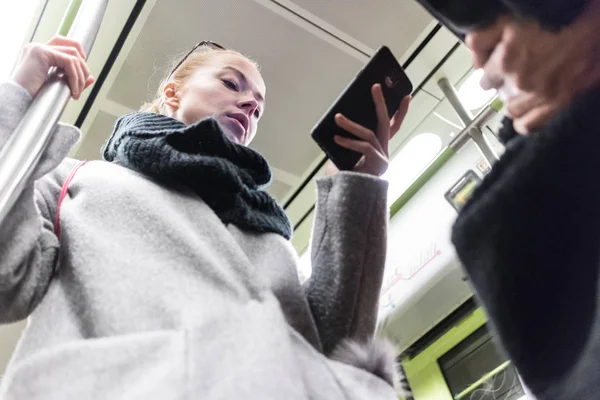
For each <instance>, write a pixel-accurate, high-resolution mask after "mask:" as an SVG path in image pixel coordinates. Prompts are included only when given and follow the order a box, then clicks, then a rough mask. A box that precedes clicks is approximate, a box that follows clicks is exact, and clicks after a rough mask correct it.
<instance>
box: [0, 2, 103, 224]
mask: <svg viewBox="0 0 600 400" xmlns="http://www.w3.org/2000/svg"><path fill="white" fill-rule="evenodd" d="M107 5H108V0H85V1H84V2H83V4H82V5H81V7H80V9H79V11H78V12H77V16H76V17H75V21H74V22H73V25H72V26H71V29H70V30H69V34H68V35H67V36H68V37H70V38H72V39H75V40H77V41H79V42H80V43H81V45H82V47H83V50H84V52H85V54H86V55H87V54H89V53H90V50H91V49H92V46H93V44H94V41H95V40H96V36H97V35H98V31H99V30H100V24H101V23H102V19H103V18H104V14H105V11H106V7H107ZM62 75H63V73H62V71H60V70H55V71H53V72H51V73H50V76H49V77H48V81H47V82H46V83H45V84H44V86H43V87H42V88H41V89H40V91H39V93H38V94H37V96H36V97H35V98H34V99H33V102H32V103H31V106H30V107H29V109H28V110H27V112H26V114H25V116H24V117H23V120H22V121H21V122H20V123H19V125H18V126H17V128H16V129H15V130H14V132H13V133H12V134H11V136H10V138H9V140H8V141H7V143H6V145H5V146H4V147H3V148H2V150H1V151H0V223H1V222H2V221H4V219H5V218H6V216H7V215H8V213H9V212H10V210H11V209H12V207H13V205H14V204H15V202H16V201H17V199H18V197H19V196H20V194H21V193H22V191H23V188H24V185H25V183H26V182H27V181H28V179H29V178H30V177H31V174H32V173H33V171H34V170H35V167H36V165H37V164H38V161H39V160H40V158H41V156H42V154H43V153H44V151H45V149H46V147H47V146H48V143H49V142H50V137H51V135H52V133H53V132H54V128H55V126H56V124H57V123H58V120H59V118H60V116H61V115H62V113H63V111H64V109H65V107H66V105H67V103H68V101H69V98H70V97H71V92H70V90H69V87H68V85H67V83H66V82H65V81H64V80H63V79H62Z"/></svg>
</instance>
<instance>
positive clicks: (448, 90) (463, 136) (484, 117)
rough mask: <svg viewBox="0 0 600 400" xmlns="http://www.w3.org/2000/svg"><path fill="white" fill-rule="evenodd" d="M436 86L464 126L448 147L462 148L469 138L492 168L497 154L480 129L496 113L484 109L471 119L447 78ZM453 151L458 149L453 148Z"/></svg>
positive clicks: (489, 108) (487, 108)
mask: <svg viewBox="0 0 600 400" xmlns="http://www.w3.org/2000/svg"><path fill="white" fill-rule="evenodd" d="M438 85H439V87H440V89H441V90H442V92H443V93H444V95H445V96H446V98H447V99H448V101H449V102H450V105H451V106H452V108H454V111H456V114H457V115H458V117H459V118H460V119H461V121H462V122H463V123H464V124H465V125H466V127H465V129H463V131H462V132H461V133H460V134H459V135H458V136H457V137H456V139H454V140H453V141H452V143H451V144H450V146H451V147H452V146H453V144H454V146H456V145H459V146H458V148H460V147H462V146H464V144H465V143H466V141H467V140H468V139H469V138H471V139H473V142H475V145H476V146H477V148H478V149H479V151H480V152H481V154H482V155H483V157H484V158H485V160H486V161H487V163H488V164H489V165H490V166H492V165H494V163H495V162H496V161H498V159H499V157H498V154H496V152H495V151H494V149H493V148H492V146H490V144H489V143H488V141H487V140H486V138H485V136H483V131H482V130H481V127H482V126H483V125H485V124H486V123H487V121H489V120H490V119H491V118H492V117H493V116H494V115H495V114H496V111H495V110H494V109H493V108H491V107H486V109H485V110H484V111H483V112H481V113H479V115H478V116H477V117H475V119H473V115H472V114H471V112H470V111H469V110H467V108H466V107H465V106H464V105H463V103H462V102H461V101H460V98H459V97H458V93H457V92H456V89H455V88H454V86H452V84H451V83H450V81H449V80H448V79H447V78H442V79H440V80H439V81H438ZM453 148H454V149H455V150H458V148H456V147H453Z"/></svg>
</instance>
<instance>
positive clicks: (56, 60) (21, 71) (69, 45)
mask: <svg viewBox="0 0 600 400" xmlns="http://www.w3.org/2000/svg"><path fill="white" fill-rule="evenodd" d="M85 58H86V55H85V53H84V52H83V49H82V47H81V44H79V43H78V42H76V41H75V40H73V39H69V38H66V37H62V36H55V37H53V38H52V39H51V40H50V41H48V42H47V43H46V44H38V43H30V44H27V45H25V47H24V48H23V52H22V54H21V59H20V61H19V64H18V66H17V69H16V71H15V73H14V74H13V76H12V80H13V81H15V82H16V83H18V84H19V85H21V86H22V87H24V88H25V89H26V90H27V91H28V92H29V94H31V95H32V96H35V95H36V94H37V93H38V92H39V90H40V88H41V87H42V85H43V84H44V83H45V82H46V80H47V79H48V72H49V70H50V68H52V67H58V68H60V69H62V70H63V71H64V74H65V78H66V80H67V83H68V85H69V88H70V89H71V96H72V97H73V99H75V100H77V99H79V97H80V96H81V93H82V92H83V91H84V90H85V89H86V88H87V87H88V86H90V85H91V84H92V83H94V78H93V77H92V76H91V75H90V71H89V69H88V66H87V63H86V61H85Z"/></svg>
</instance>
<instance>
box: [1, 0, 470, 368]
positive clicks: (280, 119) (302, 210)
mask: <svg viewBox="0 0 600 400" xmlns="http://www.w3.org/2000/svg"><path fill="white" fill-rule="evenodd" d="M68 3H69V0H49V1H48V4H47V5H46V8H45V11H44V15H43V17H42V20H41V21H40V23H39V25H38V27H37V30H36V33H35V36H34V40H35V41H46V40H48V39H49V38H50V37H51V36H52V35H53V34H54V32H56V30H57V27H58V25H59V23H60V21H61V19H62V14H63V12H64V10H65V9H66V7H67V5H68ZM135 4H136V0H110V2H109V7H108V10H107V14H106V17H105V19H104V22H103V25H102V27H101V30H100V33H99V36H98V39H97V40H96V44H95V47H94V50H93V51H92V53H91V55H90V57H89V60H88V64H89V66H90V69H91V71H92V73H93V74H94V75H95V76H96V77H97V76H98V75H99V74H100V71H101V70H102V68H103V66H104V64H105V62H106V60H107V58H108V56H109V54H110V52H111V51H112V49H113V46H114V44H115V42H116V41H117V38H118V36H119V34H120V33H121V30H122V29H123V26H124V25H125V23H126V21H127V19H128V17H129V15H130V12H131V10H132V9H133V8H134V6H135ZM367 4H368V7H367ZM435 25H436V21H434V20H433V19H432V17H431V16H429V15H428V14H427V13H426V12H425V11H424V10H423V9H422V8H421V7H420V6H419V5H418V4H417V3H416V1H414V0H368V2H367V0H338V1H333V0H294V1H290V0H147V1H146V3H145V6H144V7H143V9H142V11H141V13H140V15H139V17H138V18H137V21H136V23H135V24H134V25H133V27H132V29H131V33H130V34H129V36H128V38H127V39H126V40H125V42H124V44H123V48H122V50H121V51H120V53H119V55H118V57H117V58H116V60H115V62H114V65H113V67H112V69H111V70H110V72H109V74H108V76H107V77H106V79H105V81H104V83H103V85H102V86H101V87H100V89H99V92H98V95H97V97H96V99H95V101H94V102H93V103H92V104H91V108H90V110H89V113H88V114H87V118H86V119H85V120H84V121H83V125H82V131H83V134H84V137H83V140H82V141H81V142H80V143H79V146H78V147H77V148H75V149H74V151H73V152H72V155H73V156H76V157H78V158H82V159H96V158H98V157H99V155H100V147H101V145H102V144H103V142H104V141H105V140H106V138H107V137H108V135H109V134H110V132H111V130H112V126H113V124H114V122H115V120H116V119H117V118H118V116H120V115H122V114H124V113H127V112H130V111H132V110H135V109H137V108H139V106H140V105H141V104H142V103H143V102H145V101H147V100H149V99H150V98H151V96H152V94H153V93H154V92H155V90H156V86H157V84H158V81H159V78H160V74H161V72H164V66H165V65H166V64H167V62H168V61H169V60H170V59H171V57H173V56H174V55H175V54H178V53H181V52H182V51H185V50H187V49H188V48H189V47H191V46H192V45H194V44H195V43H196V42H198V41H200V40H204V39H208V40H213V41H216V42H218V43H221V44H223V45H225V46H227V47H231V48H235V49H237V50H239V51H241V52H242V53H244V54H246V55H248V56H250V57H251V58H253V59H255V60H256V61H258V62H259V64H261V67H262V74H263V76H264V78H265V81H266V83H267V86H268V94H267V109H266V113H265V116H264V118H263V120H262V121H261V124H260V126H259V131H258V135H257V138H256V139H255V141H254V143H253V144H252V146H253V147H254V148H255V149H257V150H258V151H260V152H261V153H262V154H263V155H264V156H265V157H266V158H267V159H268V160H269V161H270V163H271V165H272V167H273V169H274V178H275V180H274V183H273V186H272V188H271V193H273V195H275V196H276V197H277V198H278V200H279V201H280V202H281V203H282V204H283V203H288V202H289V204H288V207H287V208H286V211H287V213H288V215H289V216H290V218H291V219H292V221H293V223H294V225H295V226H296V232H295V235H294V239H293V243H294V245H295V246H296V248H297V249H298V250H299V251H303V250H304V249H305V248H306V246H307V243H308V240H309V236H310V225H311V223H312V215H311V213H310V210H311V207H312V206H313V205H314V196H315V193H314V190H315V187H314V179H308V180H307V179H306V178H307V177H308V176H310V175H311V174H312V173H313V172H314V171H315V169H316V168H317V167H318V165H319V163H320V161H321V160H322V159H323V154H322V153H321V151H320V150H319V149H318V147H317V146H316V145H315V144H314V143H313V142H312V140H311V139H310V130H311V128H312V126H313V125H314V123H315V122H316V121H317V120H318V119H319V117H320V116H321V114H322V113H323V112H324V111H325V110H326V109H327V108H328V106H329V105H330V103H331V102H332V101H333V100H334V99H335V98H336V97H337V96H338V94H339V93H340V91H341V90H342V89H343V88H344V87H345V86H346V84H347V83H348V81H349V80H350V79H351V78H352V77H353V76H354V74H355V73H356V72H357V71H358V70H359V69H360V67H361V66H362V65H363V64H364V63H365V62H366V61H367V59H368V57H369V56H370V55H371V54H373V53H374V51H375V50H376V49H377V47H379V46H380V45H383V44H385V45H387V46H389V47H390V48H391V49H392V51H393V52H394V54H395V55H396V56H397V57H398V58H399V60H400V61H401V62H402V63H404V62H405V61H406V60H407V59H409V57H410V56H411V54H413V52H414V51H415V50H416V49H417V48H418V47H419V45H420V44H421V43H422V42H423V40H424V39H425V38H426V37H427V35H428V34H430V32H431V31H432V29H433V28H434V27H435ZM456 43H457V40H456V38H455V37H454V36H453V35H452V34H451V33H449V31H447V30H446V29H444V28H443V29H441V30H439V32H437V34H436V35H435V36H433V38H432V39H431V41H429V43H428V44H427V46H425V47H424V48H422V49H421V51H420V53H419V54H418V55H417V56H416V58H414V60H413V61H412V63H411V64H410V66H408V68H407V73H408V75H409V77H410V78H411V80H412V82H413V84H414V86H415V87H416V88H417V87H420V86H422V89H423V90H421V91H419V92H418V93H417V94H416V96H415V97H414V98H413V103H412V106H411V109H410V111H409V114H408V116H407V119H406V121H405V123H404V125H403V127H402V129H401V131H400V132H399V133H398V134H397V135H396V137H395V138H394V140H393V142H392V145H391V150H392V151H393V152H394V153H395V152H397V151H398V150H399V149H400V148H401V146H402V144H403V143H404V142H405V141H406V139H407V138H409V137H411V136H414V135H416V134H418V133H420V132H423V131H431V132H433V133H436V134H439V135H440V137H442V140H443V142H444V143H448V142H449V141H450V140H451V138H450V136H449V134H450V132H451V131H452V130H453V128H452V129H451V127H450V125H448V124H446V123H444V122H441V120H439V119H438V118H437V117H435V116H434V115H433V114H432V112H433V111H434V110H435V111H436V112H438V113H440V114H443V116H444V117H445V118H446V119H450V120H452V121H455V122H456V123H459V122H458V119H457V118H456V116H455V114H454V112H453V111H452V109H451V108H450V107H449V106H448V104H447V102H446V101H443V95H442V93H441V92H440V91H439V90H438V88H437V86H436V81H437V80H438V79H440V78H442V77H448V78H449V79H450V81H451V82H453V83H458V82H459V81H460V80H461V79H463V77H464V75H465V74H466V73H467V72H468V71H469V68H470V56H469V54H468V51H466V50H465V49H464V47H459V48H458V49H455V51H454V52H453V53H452V55H449V56H448V52H449V51H450V50H451V48H452V47H453V46H454V45H455V44H456ZM444 58H447V60H446V62H445V63H444V64H443V65H441V68H439V70H438V71H437V72H436V73H435V74H433V76H431V77H430V79H429V81H427V82H425V79H426V78H427V77H428V76H429V75H430V73H431V72H432V70H433V69H434V68H435V67H436V66H437V65H438V63H440V62H441V61H442V60H443V59H444ZM89 95H90V91H89V90H88V91H87V92H86V93H85V95H84V96H82V99H81V100H80V101H78V102H70V103H69V105H68V106H67V108H66V110H65V113H64V114H63V118H62V120H63V122H68V123H74V122H75V121H76V120H77V118H78V116H79V115H80V113H81V111H82V108H83V105H84V103H85V101H86V100H87V98H88V96H89ZM320 174H321V172H317V174H316V177H318V176H320ZM305 180H306V182H304V181H305ZM303 183H306V185H303ZM293 194H296V196H294V197H293V198H294V200H293V201H289V200H290V199H291V198H292V195H293ZM302 221H303V222H302ZM4 332H5V330H4V329H3V330H1V331H0V335H2V336H3V338H4V337H5V336H4ZM6 332H7V331H6ZM9 341H10V340H9ZM3 342H4V340H3ZM0 348H2V346H0ZM2 358H3V355H2V354H0V370H1V369H2V367H3V366H2V362H3V360H2Z"/></svg>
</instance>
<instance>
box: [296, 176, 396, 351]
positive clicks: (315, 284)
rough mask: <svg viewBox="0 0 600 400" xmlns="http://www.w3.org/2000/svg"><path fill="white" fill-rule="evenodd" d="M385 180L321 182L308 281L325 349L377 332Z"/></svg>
mask: <svg viewBox="0 0 600 400" xmlns="http://www.w3.org/2000/svg"><path fill="white" fill-rule="evenodd" d="M387 187H388V184H387V182H386V181H384V180H382V179H379V178H376V177H373V176H370V175H365V174H359V173H354V172H340V173H339V174H337V175H334V176H332V177H327V178H324V179H321V180H319V182H318V200H317V208H316V217H315V224H314V227H313V239H312V247H311V248H312V269H313V271H312V275H311V277H310V278H309V280H308V282H307V284H305V288H306V295H307V298H308V302H309V306H310V308H311V311H312V313H313V316H314V319H315V323H316V325H317V329H318V332H319V336H320V339H321V343H322V345H323V351H324V352H325V354H329V353H330V352H331V351H332V350H333V348H334V347H335V346H336V345H337V343H338V342H339V341H340V340H341V339H343V338H352V339H357V340H366V339H368V338H370V337H371V336H372V335H373V334H374V331H375V324H376V321H377V311H378V302H379V293H380V290H381V284H382V279H383V271H384V267H385V255H386V245H387V224H388V208H387Z"/></svg>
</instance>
